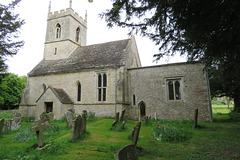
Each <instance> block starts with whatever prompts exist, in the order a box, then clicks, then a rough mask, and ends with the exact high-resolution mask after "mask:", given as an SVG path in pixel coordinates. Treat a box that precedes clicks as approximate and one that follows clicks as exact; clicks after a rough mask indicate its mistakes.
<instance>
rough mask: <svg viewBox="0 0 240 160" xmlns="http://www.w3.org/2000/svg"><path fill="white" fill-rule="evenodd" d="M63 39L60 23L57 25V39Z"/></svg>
mask: <svg viewBox="0 0 240 160" xmlns="http://www.w3.org/2000/svg"><path fill="white" fill-rule="evenodd" d="M60 37H61V25H60V24H59V23H58V24H57V25H56V38H60Z"/></svg>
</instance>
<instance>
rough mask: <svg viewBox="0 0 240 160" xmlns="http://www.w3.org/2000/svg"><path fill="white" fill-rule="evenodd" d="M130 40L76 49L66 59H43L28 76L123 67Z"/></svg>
mask: <svg viewBox="0 0 240 160" xmlns="http://www.w3.org/2000/svg"><path fill="white" fill-rule="evenodd" d="M130 40H131V39H126V40H120V41H113V42H107V43H102V44H95V45H89V46H83V47H78V48H77V49H76V50H75V51H74V52H73V53H72V54H71V55H70V56H69V57H68V58H66V59H60V60H45V59H43V60H42V61H41V62H40V63H39V64H38V65H37V66H36V67H35V68H34V69H33V70H32V71H31V72H30V73H29V74H28V75H29V76H38V75H45V74H53V73H63V72H75V71H81V70H84V69H91V68H99V67H109V66H115V65H117V66H119V65H124V64H125V60H126V54H127V53H126V50H127V46H128V43H129V41H130Z"/></svg>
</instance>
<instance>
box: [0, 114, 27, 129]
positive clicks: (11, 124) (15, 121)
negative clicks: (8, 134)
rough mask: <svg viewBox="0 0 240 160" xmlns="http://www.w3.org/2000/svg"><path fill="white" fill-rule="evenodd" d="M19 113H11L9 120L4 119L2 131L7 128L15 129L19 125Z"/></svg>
mask: <svg viewBox="0 0 240 160" xmlns="http://www.w3.org/2000/svg"><path fill="white" fill-rule="evenodd" d="M21 119H22V117H21V114H20V113H13V114H12V118H11V119H10V120H5V121H4V128H3V130H4V131H9V130H17V129H19V128H20V127H21Z"/></svg>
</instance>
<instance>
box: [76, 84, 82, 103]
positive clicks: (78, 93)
mask: <svg viewBox="0 0 240 160" xmlns="http://www.w3.org/2000/svg"><path fill="white" fill-rule="evenodd" d="M81 90H82V88H81V83H78V85H77V101H81Z"/></svg>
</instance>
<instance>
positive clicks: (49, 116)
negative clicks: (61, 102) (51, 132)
mask: <svg viewBox="0 0 240 160" xmlns="http://www.w3.org/2000/svg"><path fill="white" fill-rule="evenodd" d="M53 119H54V114H53V113H52V112H50V113H46V112H43V113H42V114H41V115H40V120H41V122H42V123H44V124H45V127H46V129H47V128H50V127H51V123H50V122H51V121H53Z"/></svg>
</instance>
